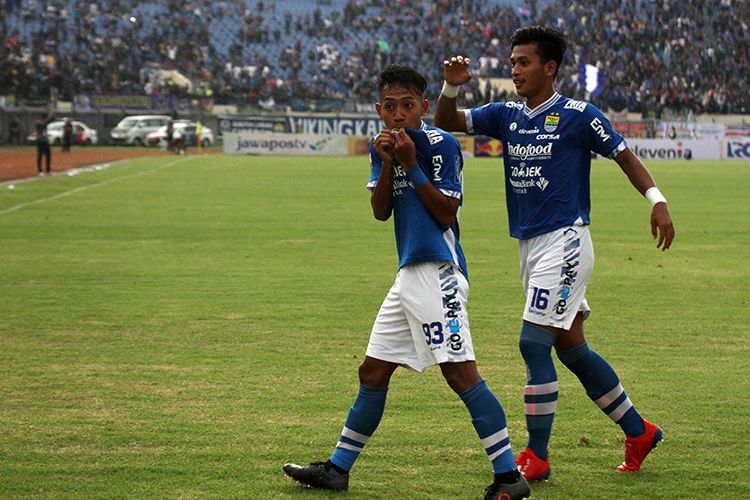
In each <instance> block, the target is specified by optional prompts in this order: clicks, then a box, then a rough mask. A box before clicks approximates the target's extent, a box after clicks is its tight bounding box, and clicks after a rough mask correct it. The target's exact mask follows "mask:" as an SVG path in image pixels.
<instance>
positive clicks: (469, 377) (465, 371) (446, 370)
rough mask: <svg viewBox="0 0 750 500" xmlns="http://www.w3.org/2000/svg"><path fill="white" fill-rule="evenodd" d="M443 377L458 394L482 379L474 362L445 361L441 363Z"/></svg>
mask: <svg viewBox="0 0 750 500" xmlns="http://www.w3.org/2000/svg"><path fill="white" fill-rule="evenodd" d="M440 369H441V371H442V373H443V378H445V381H446V382H447V383H448V386H449V387H450V388H451V389H453V392H455V393H456V394H459V395H460V394H462V393H463V392H465V391H466V390H467V389H469V388H470V387H471V386H473V385H474V384H476V383H477V382H479V381H480V380H481V377H480V376H479V371H477V369H476V365H475V364H474V363H473V362H472V363H443V364H441V365H440Z"/></svg>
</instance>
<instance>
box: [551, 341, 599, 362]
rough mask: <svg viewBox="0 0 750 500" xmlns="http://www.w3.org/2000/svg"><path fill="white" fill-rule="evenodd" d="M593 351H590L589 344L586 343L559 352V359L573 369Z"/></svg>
mask: <svg viewBox="0 0 750 500" xmlns="http://www.w3.org/2000/svg"><path fill="white" fill-rule="evenodd" d="M590 352H591V349H589V345H588V343H586V342H584V343H582V344H580V345H578V346H576V347H574V348H573V349H568V350H566V351H557V357H558V359H559V360H560V361H561V362H562V364H564V365H565V366H566V367H568V368H569V369H572V368H573V367H574V366H576V365H577V363H578V361H579V360H581V359H583V358H585V357H587V356H588V355H589V353H590Z"/></svg>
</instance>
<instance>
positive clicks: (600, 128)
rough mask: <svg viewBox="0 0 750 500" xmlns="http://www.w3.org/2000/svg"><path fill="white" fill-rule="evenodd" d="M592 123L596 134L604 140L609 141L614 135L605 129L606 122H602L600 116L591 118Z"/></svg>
mask: <svg viewBox="0 0 750 500" xmlns="http://www.w3.org/2000/svg"><path fill="white" fill-rule="evenodd" d="M590 125H591V128H592V129H594V131H595V132H596V134H597V135H598V136H599V137H600V138H601V140H602V142H607V141H608V140H610V139H611V138H612V136H611V135H609V134H608V133H607V131H606V130H604V124H602V122H601V120H599V118H594V119H593V120H591V123H590Z"/></svg>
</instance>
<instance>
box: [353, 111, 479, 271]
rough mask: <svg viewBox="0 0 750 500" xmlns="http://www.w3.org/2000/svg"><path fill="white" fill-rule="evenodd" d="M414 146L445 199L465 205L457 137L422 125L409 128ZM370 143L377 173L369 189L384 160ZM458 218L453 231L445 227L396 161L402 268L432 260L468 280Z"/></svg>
mask: <svg viewBox="0 0 750 500" xmlns="http://www.w3.org/2000/svg"><path fill="white" fill-rule="evenodd" d="M405 130H406V133H407V134H409V137H411V139H412V140H413V141H414V143H415V145H416V150H417V162H418V166H416V167H414V168H420V169H422V172H424V174H425V175H426V176H427V178H428V179H429V180H430V182H432V183H433V184H434V185H435V187H436V188H438V189H439V190H440V191H441V192H442V193H443V194H445V195H446V196H449V197H451V198H458V199H459V208H458V214H460V213H461V204H462V203H463V187H462V184H463V179H462V171H463V155H462V154H461V146H460V145H459V143H458V141H457V140H456V138H455V137H453V136H452V135H451V134H449V133H447V132H445V131H443V130H440V129H438V128H434V127H429V126H427V125H426V124H424V123H423V124H422V128H421V129H405ZM374 142H375V138H374V137H373V138H372V139H371V140H370V166H371V174H370V180H369V182H368V183H367V187H368V188H370V189H372V188H374V187H375V185H376V184H377V182H378V177H379V176H380V170H381V167H382V161H381V159H380V156H379V155H378V153H377V152H376V151H375V149H374V148H373V143H374ZM458 214H457V216H456V222H454V223H453V224H452V225H451V226H448V227H446V226H441V225H439V224H438V223H437V221H435V219H434V218H433V217H432V215H430V213H429V212H428V211H427V209H426V208H425V206H424V205H423V204H422V201H421V200H420V199H419V196H418V195H417V192H416V190H415V189H414V186H413V185H412V183H411V182H410V181H409V179H408V177H406V170H405V169H404V168H403V167H402V166H401V165H399V163H398V161H397V160H394V162H393V225H394V228H395V232H396V249H397V251H398V259H399V263H398V265H399V269H400V268H401V267H403V266H405V265H407V264H410V263H416V262H429V261H448V262H453V263H454V264H455V265H456V266H458V267H459V269H461V272H463V274H464V276H467V278H468V271H467V269H466V259H465V258H464V253H463V250H462V249H461V245H460V244H459V228H458Z"/></svg>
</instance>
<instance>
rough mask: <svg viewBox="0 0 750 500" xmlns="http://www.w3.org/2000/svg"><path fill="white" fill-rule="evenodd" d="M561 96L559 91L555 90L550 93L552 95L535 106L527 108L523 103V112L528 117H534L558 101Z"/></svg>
mask: <svg viewBox="0 0 750 500" xmlns="http://www.w3.org/2000/svg"><path fill="white" fill-rule="evenodd" d="M561 97H562V96H561V95H560V94H559V93H557V92H555V93H554V94H552V97H550V98H549V99H547V100H546V101H544V102H543V103H542V104H540V105H539V106H537V107H536V108H534V109H531V108H529V107H528V106H527V105H526V103H524V105H523V114H525V115H526V116H527V117H528V118H534V117H535V116H538V115H540V114H542V113H544V112H545V111H547V110H548V109H549V108H551V107H552V106H554V105H555V103H556V102H557V101H559V100H560V98H561Z"/></svg>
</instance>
